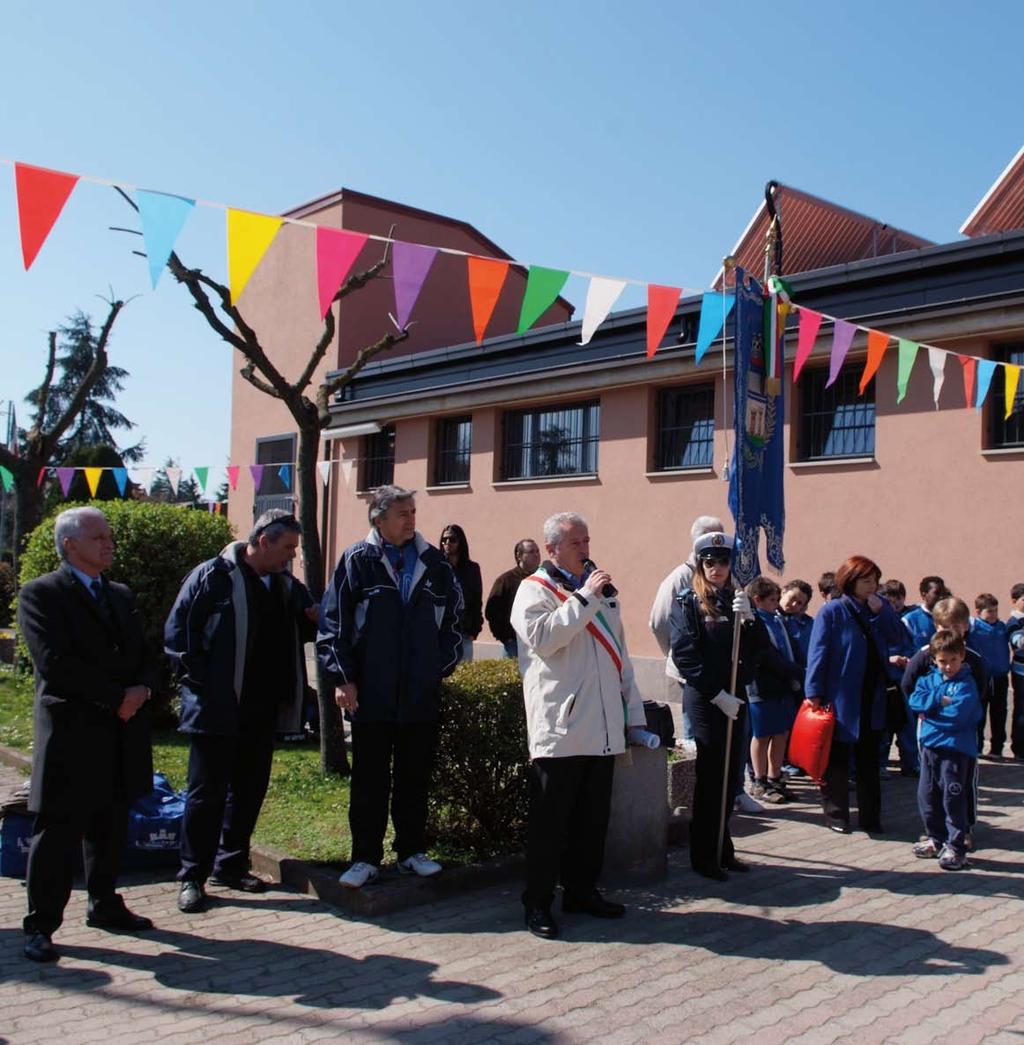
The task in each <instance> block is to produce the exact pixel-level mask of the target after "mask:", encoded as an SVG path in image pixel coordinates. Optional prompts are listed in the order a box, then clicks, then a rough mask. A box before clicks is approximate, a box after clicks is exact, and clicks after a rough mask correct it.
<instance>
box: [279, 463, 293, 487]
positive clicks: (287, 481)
mask: <svg viewBox="0 0 1024 1045" xmlns="http://www.w3.org/2000/svg"><path fill="white" fill-rule="evenodd" d="M277 474H278V475H279V476H280V477H281V482H282V483H284V485H285V486H287V487H289V488H290V487H291V485H292V466H291V465H290V464H283V465H281V467H280V468H278V470H277Z"/></svg>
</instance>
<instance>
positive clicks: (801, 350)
mask: <svg viewBox="0 0 1024 1045" xmlns="http://www.w3.org/2000/svg"><path fill="white" fill-rule="evenodd" d="M821 318H822V317H821V313H820V312H814V311H812V310H811V309H809V308H801V309H800V333H799V335H798V336H797V342H796V359H794V360H793V380H794V381H795V380H796V379H797V378H798V377H799V376H800V371H801V370H803V368H804V363H806V362H807V357H808V356H809V355H810V354H811V352H812V351H813V349H814V342H815V341H817V340H818V331H819V330H820V329H821Z"/></svg>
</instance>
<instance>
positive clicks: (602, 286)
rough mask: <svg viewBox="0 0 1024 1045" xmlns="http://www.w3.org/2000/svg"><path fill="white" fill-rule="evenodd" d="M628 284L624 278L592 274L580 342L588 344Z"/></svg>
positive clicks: (584, 308) (584, 309)
mask: <svg viewBox="0 0 1024 1045" xmlns="http://www.w3.org/2000/svg"><path fill="white" fill-rule="evenodd" d="M625 286H626V281H625V280H623V279H608V278H606V277H605V276H592V277H591V278H590V286H589V287H587V303H586V305H584V307H583V327H582V329H581V330H580V344H581V345H585V344H587V343H588V342H589V341H590V339H591V338H592V337H593V336H594V332H595V331H596V330H597V328H598V327H599V326H600V325H601V324H602V323H603V322H604V321H605V317H607V315H608V313H609V312H611V310H612V306H613V305H614V304H615V302H616V301H618V300H619V295H620V294H621V293H622V291H623V289H624V288H625Z"/></svg>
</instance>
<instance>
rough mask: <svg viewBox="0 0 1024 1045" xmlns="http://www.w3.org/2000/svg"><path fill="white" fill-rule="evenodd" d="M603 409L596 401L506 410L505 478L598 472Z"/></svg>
mask: <svg viewBox="0 0 1024 1045" xmlns="http://www.w3.org/2000/svg"><path fill="white" fill-rule="evenodd" d="M600 409H601V408H600V404H599V403H598V402H597V401H596V400H594V401H592V402H587V403H576V404H573V405H571V406H557V407H543V408H541V409H536V410H512V411H509V412H508V413H506V414H505V447H504V454H503V458H502V478H503V479H539V478H544V477H548V476H559V475H596V474H597V447H598V438H599V432H598V429H599V422H600Z"/></svg>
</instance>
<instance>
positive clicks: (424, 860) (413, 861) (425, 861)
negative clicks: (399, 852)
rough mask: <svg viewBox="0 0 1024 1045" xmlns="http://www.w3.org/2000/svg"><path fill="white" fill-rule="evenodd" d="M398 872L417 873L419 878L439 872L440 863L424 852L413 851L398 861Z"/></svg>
mask: <svg viewBox="0 0 1024 1045" xmlns="http://www.w3.org/2000/svg"><path fill="white" fill-rule="evenodd" d="M398 872H399V874H418V875H419V876H420V877H421V878H429V877H430V876H431V875H435V874H440V873H441V865H440V864H439V863H438V862H437V861H436V860H431V859H430V857H428V856H427V854H426V853H413V854H412V856H407V857H406V858H405V859H404V860H399V861H398Z"/></svg>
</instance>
